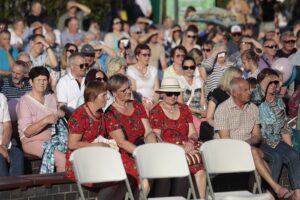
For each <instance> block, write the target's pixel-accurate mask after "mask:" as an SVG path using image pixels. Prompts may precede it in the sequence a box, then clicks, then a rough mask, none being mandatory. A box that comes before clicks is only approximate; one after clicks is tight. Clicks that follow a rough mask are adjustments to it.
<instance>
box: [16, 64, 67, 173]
mask: <svg viewBox="0 0 300 200" xmlns="http://www.w3.org/2000/svg"><path fill="white" fill-rule="evenodd" d="M49 77H50V75H49V72H48V70H47V69H46V68H45V67H34V68H32V69H31V70H30V72H29V79H30V84H31V85H32V90H31V91H29V92H28V93H26V94H25V95H24V96H22V97H21V99H20V101H19V103H18V105H17V116H18V126H19V127H18V128H19V133H20V140H21V143H22V147H23V151H24V152H25V153H28V154H31V155H35V156H38V157H40V158H43V159H45V151H46V149H47V146H49V142H50V143H51V141H52V139H53V137H51V135H52V134H55V132H53V125H55V124H57V123H58V122H59V119H60V118H62V117H64V112H63V111H62V110H58V109H57V107H58V106H57V100H56V96H55V95H54V94H46V89H47V87H48V84H49ZM54 130H55V128H54ZM61 130H62V132H61V133H59V134H58V135H60V134H63V135H62V138H60V141H58V142H60V143H56V144H57V146H56V148H55V149H53V155H54V157H53V156H51V160H54V163H55V167H56V171H57V172H63V171H65V154H64V152H63V151H64V149H66V145H67V144H66V138H67V133H65V132H64V131H65V130H66V127H65V129H60V131H61ZM64 134H65V135H64ZM58 145H59V146H60V147H61V148H59V146H58ZM46 160H47V159H46ZM42 166H43V164H42ZM41 172H42V171H41Z"/></svg>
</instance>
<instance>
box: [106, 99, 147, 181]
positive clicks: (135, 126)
mask: <svg viewBox="0 0 300 200" xmlns="http://www.w3.org/2000/svg"><path fill="white" fill-rule="evenodd" d="M133 107H134V111H133V113H132V114H131V115H125V114H123V113H120V112H119V111H118V110H117V109H116V108H114V107H113V106H110V107H109V109H108V111H107V112H106V113H105V122H106V128H107V132H108V133H110V132H112V131H115V130H118V129H122V128H121V125H120V124H122V125H123V127H124V129H125V131H126V135H127V139H128V141H129V142H131V143H134V142H135V140H136V139H137V138H138V137H142V138H143V137H144V134H145V128H144V125H143V123H142V119H143V118H144V119H148V116H147V114H146V111H145V108H144V106H143V105H142V104H140V103H138V102H137V101H133ZM124 135H125V134H124ZM119 151H120V153H121V157H122V161H123V165H124V167H125V170H126V173H127V174H128V175H129V177H130V178H135V183H137V182H138V173H137V170H136V166H135V163H134V159H133V158H132V156H131V154H129V153H128V152H127V151H126V150H124V149H122V148H120V150H119Z"/></svg>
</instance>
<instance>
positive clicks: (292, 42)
mask: <svg viewBox="0 0 300 200" xmlns="http://www.w3.org/2000/svg"><path fill="white" fill-rule="evenodd" d="M283 42H284V43H286V44H294V43H295V42H296V40H286V41H283Z"/></svg>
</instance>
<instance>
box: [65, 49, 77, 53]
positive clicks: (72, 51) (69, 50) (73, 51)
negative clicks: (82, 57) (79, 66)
mask: <svg viewBox="0 0 300 200" xmlns="http://www.w3.org/2000/svg"><path fill="white" fill-rule="evenodd" d="M67 51H68V52H70V53H75V52H77V50H75V49H68V50H67Z"/></svg>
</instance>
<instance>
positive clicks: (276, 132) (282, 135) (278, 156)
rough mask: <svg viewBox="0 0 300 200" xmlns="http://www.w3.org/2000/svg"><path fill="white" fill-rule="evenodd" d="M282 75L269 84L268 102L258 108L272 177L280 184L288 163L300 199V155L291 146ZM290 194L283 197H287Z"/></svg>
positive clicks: (266, 96) (297, 197)
mask: <svg viewBox="0 0 300 200" xmlns="http://www.w3.org/2000/svg"><path fill="white" fill-rule="evenodd" d="M279 83H280V80H279V76H277V79H273V80H272V81H270V82H269V83H268V85H267V88H266V90H265V101H264V102H262V103H261V104H260V106H259V118H260V123H261V127H262V128H261V132H262V141H263V142H262V144H261V146H260V148H261V150H262V151H263V153H264V159H265V160H266V161H267V162H268V163H269V166H270V169H271V172H272V177H273V179H274V180H275V181H278V179H279V177H280V173H281V169H282V165H283V164H285V165H286V166H287V169H288V175H289V180H290V183H291V187H292V189H293V192H294V197H293V199H300V159H299V153H298V152H297V151H296V150H295V149H293V147H292V138H291V135H292V130H291V128H290V127H289V125H288V124H287V122H288V119H287V116H286V112H285V104H284V102H283V100H282V99H281V98H280V97H279V96H278V93H277V92H276V91H278V90H279V89H280V87H279ZM287 195H288V194H286V195H284V196H287Z"/></svg>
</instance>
